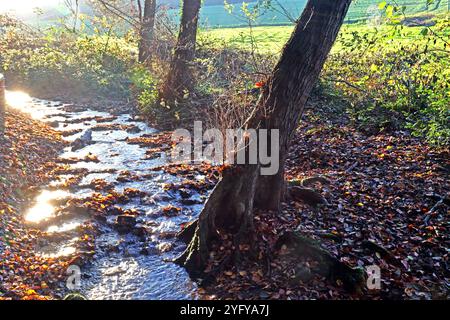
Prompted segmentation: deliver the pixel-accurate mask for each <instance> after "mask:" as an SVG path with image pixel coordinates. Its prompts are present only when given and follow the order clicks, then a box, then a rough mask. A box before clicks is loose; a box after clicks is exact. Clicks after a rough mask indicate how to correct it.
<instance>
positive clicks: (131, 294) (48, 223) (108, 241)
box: [7, 92, 203, 299]
mask: <svg viewBox="0 0 450 320" xmlns="http://www.w3.org/2000/svg"><path fill="white" fill-rule="evenodd" d="M7 99H8V102H9V104H10V106H12V107H14V108H17V109H19V110H21V111H22V112H25V113H29V114H30V115H31V116H32V117H33V118H34V119H36V120H40V121H44V122H47V123H49V124H51V125H52V126H53V127H55V129H56V130H58V131H61V132H64V131H66V132H67V133H69V132H70V133H71V132H75V131H74V130H77V129H78V130H79V129H81V130H82V131H81V132H78V133H76V134H72V135H68V136H66V137H65V138H64V139H66V140H68V141H70V142H72V141H74V140H76V139H77V138H79V137H80V136H81V135H83V133H84V132H86V130H88V129H91V128H93V127H95V126H96V125H98V124H99V122H100V123H101V124H102V125H109V124H111V125H115V124H121V125H128V126H129V125H134V126H135V127H137V128H138V129H136V130H133V131H130V130H128V132H127V131H126V130H122V129H121V128H118V127H117V126H115V127H113V128H112V129H111V130H101V131H93V133H92V138H93V143H92V144H90V145H88V146H86V147H84V148H82V149H79V150H76V151H72V147H71V146H68V147H66V148H65V149H64V152H63V153H62V154H61V155H60V158H61V159H64V158H79V159H84V158H85V157H86V155H88V154H89V153H91V154H93V155H95V156H96V157H97V158H98V160H99V161H98V162H84V161H80V162H76V163H73V164H70V167H71V168H73V169H76V168H85V169H87V170H88V173H87V174H85V175H84V176H83V179H82V181H81V182H80V184H79V186H78V187H77V188H64V187H59V186H63V184H64V182H65V181H66V180H67V179H69V178H71V175H69V174H61V175H60V176H58V177H56V179H55V180H54V181H52V182H51V183H50V184H49V186H47V187H44V188H42V190H41V191H40V193H39V195H38V196H37V197H36V199H35V201H34V202H33V203H30V206H29V209H27V210H26V211H25V212H24V217H25V220H26V221H27V222H28V223H30V224H31V225H32V227H37V228H41V229H43V230H44V231H47V232H46V234H50V235H55V234H58V233H59V234H61V235H63V236H60V237H58V236H52V237H49V238H48V239H42V245H41V246H40V247H38V248H37V250H38V253H39V254H42V255H45V256H49V257H55V258H57V257H60V256H71V255H75V254H76V253H77V248H76V245H75V244H76V242H77V240H78V239H79V237H80V236H82V234H80V233H79V232H78V231H77V230H79V229H77V228H78V227H79V226H80V225H82V224H83V223H86V222H89V220H90V219H92V218H91V217H89V216H88V215H81V214H80V215H68V216H67V217H66V218H65V217H64V216H63V217H58V218H56V216H55V213H56V212H57V210H58V207H57V206H58V204H59V203H64V200H65V199H71V198H77V197H78V198H85V197H87V196H89V195H90V194H92V193H93V192H94V190H92V189H91V188H90V187H89V183H90V182H91V181H92V180H94V179H104V180H105V181H107V182H110V183H113V184H114V188H115V190H116V191H118V192H121V191H123V190H124V189H125V188H135V189H138V190H141V191H145V192H147V193H148V194H149V195H151V198H152V199H150V200H151V201H142V199H133V200H132V202H130V203H127V204H126V205H122V207H123V209H136V210H139V211H140V212H142V214H140V215H139V217H138V222H139V223H140V224H142V225H144V226H145V227H146V228H147V229H148V230H151V232H150V234H149V235H148V237H147V239H146V240H145V241H146V243H145V245H146V246H147V247H148V248H149V250H147V253H146V254H145V255H144V254H142V251H141V250H142V247H143V243H142V239H139V238H138V237H137V236H135V235H133V234H131V233H125V234H121V233H118V232H117V231H116V230H115V229H114V228H113V227H112V224H113V221H114V220H115V217H114V216H113V215H112V216H108V219H107V221H106V222H105V223H103V224H100V225H98V228H99V229H100V233H99V235H98V236H97V238H96V240H95V254H94V256H93V258H92V259H91V261H90V262H89V263H88V264H87V265H85V266H83V267H82V269H81V270H82V278H81V292H82V293H83V294H84V295H86V296H87V297H88V298H90V299H196V298H197V294H196V291H197V287H196V284H195V283H194V282H192V281H191V280H190V278H189V276H188V275H187V273H186V271H185V270H184V269H183V268H180V267H179V266H177V265H175V264H173V263H170V262H166V261H167V259H170V258H172V257H174V256H175V255H177V254H179V253H180V250H181V249H182V247H181V246H180V245H178V244H176V243H174V240H167V239H164V237H160V236H159V235H161V234H164V233H167V232H174V231H177V230H179V228H180V224H182V223H185V222H188V221H191V220H192V219H193V218H194V217H195V216H196V215H198V212H199V210H200V209H201V202H202V201H201V200H202V199H201V198H200V196H199V195H198V194H194V195H193V198H194V199H193V200H194V201H191V204H190V205H184V204H183V205H182V204H180V203H179V201H181V199H180V198H179V197H178V196H177V195H175V194H171V193H170V191H165V190H164V188H163V187H164V183H168V182H177V181H176V180H177V178H176V177H174V176H172V175H169V174H166V173H164V172H163V171H160V170H157V169H152V168H156V167H158V166H160V165H162V164H164V159H163V158H160V157H156V158H153V157H152V158H153V159H146V157H145V156H146V151H147V149H146V148H145V147H141V146H139V145H136V144H129V143H128V142H127V141H126V139H127V138H135V137H140V136H142V135H152V134H155V133H156V130H154V129H152V128H149V127H148V126H147V125H146V124H145V123H143V122H139V121H134V119H133V118H132V117H131V116H130V115H128V114H121V115H119V116H117V117H112V114H109V113H107V112H98V111H94V110H90V109H88V108H85V109H83V108H78V109H77V108H74V109H73V108H72V109H71V108H70V106H69V105H66V104H63V103H60V102H53V101H46V100H39V99H33V98H30V97H29V96H27V95H26V94H24V93H17V92H8V94H7ZM93 117H96V118H97V119H96V120H92V118H93ZM109 169H113V170H109ZM121 171H129V172H130V173H131V174H132V175H137V176H139V175H143V174H146V177H148V175H149V174H150V175H151V178H146V179H138V180H137V181H132V182H119V181H117V178H118V176H119V173H120V172H121ZM202 178H203V177H202V176H198V179H202ZM180 181H181V178H180ZM55 203H58V204H55ZM169 203H171V204H174V205H177V206H182V210H181V212H180V213H179V214H176V215H174V216H170V217H166V216H160V215H155V214H154V213H155V212H157V211H158V210H160V209H161V208H162V207H164V206H166V205H167V204H169ZM192 203H193V204H192ZM164 248H166V249H164ZM167 248H169V249H167ZM62 291H64V289H63V288H62Z"/></svg>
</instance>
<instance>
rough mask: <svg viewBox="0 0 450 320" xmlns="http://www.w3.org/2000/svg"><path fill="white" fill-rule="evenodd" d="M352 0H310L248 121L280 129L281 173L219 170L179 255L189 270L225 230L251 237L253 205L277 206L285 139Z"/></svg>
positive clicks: (201, 264) (197, 268)
mask: <svg viewBox="0 0 450 320" xmlns="http://www.w3.org/2000/svg"><path fill="white" fill-rule="evenodd" d="M350 3H351V0H309V1H308V3H307V5H306V8H305V9H304V11H303V13H302V15H301V17H300V19H299V21H298V23H297V25H296V27H295V29H294V32H293V33H292V35H291V38H290V39H289V41H288V42H287V44H286V45H285V47H284V49H283V52H282V55H281V57H280V60H279V61H278V63H277V65H276V66H275V68H274V71H273V73H272V75H271V76H270V78H269V79H268V81H267V85H266V86H265V87H264V89H263V94H262V97H261V99H260V101H259V102H258V106H257V109H256V112H255V113H254V115H253V116H252V117H251V119H250V120H249V122H248V124H247V126H248V128H258V129H278V130H279V134H280V141H279V142H280V144H279V146H280V150H279V152H280V169H279V172H278V174H276V175H274V176H267V177H261V176H259V169H260V165H259V164H258V165H241V166H235V167H232V168H229V169H227V170H226V171H225V172H224V173H223V178H222V180H221V181H220V182H219V183H218V184H217V186H216V187H215V188H214V190H213V191H212V193H211V195H210V197H209V199H208V200H207V202H206V204H205V206H204V208H203V210H202V212H201V213H200V216H199V219H198V222H197V225H196V230H195V233H194V236H193V238H192V240H191V242H190V243H189V245H188V247H187V249H186V251H185V252H184V253H183V255H182V256H181V257H179V258H178V259H177V262H178V263H179V264H181V265H183V266H185V267H186V268H187V270H188V271H189V272H190V273H191V274H194V275H195V274H198V273H201V272H202V270H204V268H205V266H206V263H207V261H208V258H209V251H210V249H211V247H212V241H213V240H214V239H219V238H220V235H221V234H223V233H224V232H227V233H228V235H231V237H232V239H233V241H234V243H235V247H236V248H239V246H238V244H239V243H241V242H242V241H243V240H244V239H246V238H247V239H248V236H249V235H250V236H251V235H252V233H253V207H254V203H255V205H257V206H258V207H260V208H264V209H277V208H279V205H280V201H281V199H282V197H283V196H284V194H285V183H284V164H285V160H286V157H287V152H288V147H289V142H290V140H291V138H292V135H293V133H294V131H295V129H296V128H297V125H298V121H299V119H300V116H301V114H302V112H303V109H304V107H305V104H306V102H307V99H308V97H309V94H310V92H311V90H312V88H313V86H314V84H315V82H316V81H317V79H318V77H319V74H320V72H321V70H322V67H323V64H324V63H325V60H326V58H327V56H328V54H329V52H330V50H331V47H332V45H333V43H334V41H335V40H336V37H337V35H338V32H339V29H340V27H341V25H342V23H343V21H344V18H345V15H346V13H347V11H348V8H349V5H350Z"/></svg>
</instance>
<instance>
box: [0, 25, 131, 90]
mask: <svg viewBox="0 0 450 320" xmlns="http://www.w3.org/2000/svg"><path fill="white" fill-rule="evenodd" d="M0 22H1V21H0ZM93 23H94V24H92V25H93V32H91V33H89V34H88V33H83V32H81V31H80V32H79V33H77V34H75V33H73V32H71V31H70V30H67V29H65V28H63V27H59V28H58V27H51V28H48V29H47V30H46V31H45V32H44V33H31V32H29V31H28V30H24V29H23V27H21V26H20V25H19V24H16V25H10V26H8V27H6V28H4V30H3V32H0V45H1V47H2V51H1V52H0V69H1V70H3V72H5V73H6V74H7V76H8V80H9V83H10V84H13V85H16V86H23V87H27V88H32V89H33V91H35V92H37V93H44V94H48V93H50V94H51V93H58V92H61V91H63V92H64V91H68V90H70V91H71V92H72V93H73V94H95V95H102V96H109V97H111V96H113V97H123V96H127V95H128V94H129V79H128V77H129V74H128V70H129V69H130V68H131V66H132V65H133V63H134V61H135V52H134V51H135V49H134V43H133V42H132V40H130V39H129V38H127V37H119V36H116V35H112V34H111V33H104V32H103V31H100V30H101V28H100V27H97V26H95V23H99V22H98V21H94V22H93ZM3 25H5V24H3Z"/></svg>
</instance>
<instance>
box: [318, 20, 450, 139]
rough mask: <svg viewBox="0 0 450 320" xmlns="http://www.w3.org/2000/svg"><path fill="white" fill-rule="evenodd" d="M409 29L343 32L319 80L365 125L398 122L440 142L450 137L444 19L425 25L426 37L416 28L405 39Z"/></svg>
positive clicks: (448, 62) (449, 56) (449, 59)
mask: <svg viewBox="0 0 450 320" xmlns="http://www.w3.org/2000/svg"><path fill="white" fill-rule="evenodd" d="M408 29H410V28H406V27H403V26H397V27H396V28H394V29H392V28H391V29H390V30H389V29H385V30H384V31H382V30H375V31H372V32H367V31H365V30H364V31H363V32H358V31H352V32H351V33H350V34H348V33H347V34H346V33H344V34H343V35H342V36H341V38H340V40H339V42H340V43H339V44H338V46H339V50H335V51H333V54H332V55H331V56H330V57H329V59H328V62H327V64H326V66H325V68H324V70H323V79H324V80H325V81H329V82H331V83H333V85H334V88H336V89H337V90H339V93H340V95H341V96H342V97H344V99H345V100H346V101H347V102H348V104H349V105H350V113H351V114H352V115H353V117H354V119H355V120H356V121H357V122H359V123H360V124H362V125H363V126H367V125H368V123H372V124H374V123H375V124H377V126H378V127H379V129H383V128H386V127H387V126H388V127H389V126H392V125H395V126H397V125H399V122H402V123H403V125H404V126H405V127H406V128H408V129H410V130H411V131H412V134H413V135H416V136H424V137H426V138H427V139H428V140H429V141H430V142H431V143H434V144H437V145H444V144H447V143H449V141H450V126H449V116H450V108H449V106H450V87H449V82H448V79H449V76H450V69H449V68H448V66H449V65H450V52H449V51H448V43H447V41H448V32H449V25H448V21H445V20H442V21H440V22H438V23H437V24H436V25H435V26H434V27H433V28H427V29H428V30H429V33H427V34H426V35H425V34H424V33H422V32H421V30H422V27H416V28H414V29H416V30H415V32H416V33H417V35H416V37H414V39H413V40H412V39H410V40H409V41H405V37H404V33H408V32H409V30H408ZM399 38H402V39H403V40H402V41H399V40H397V39H399Z"/></svg>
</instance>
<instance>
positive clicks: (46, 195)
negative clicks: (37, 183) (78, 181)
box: [25, 190, 69, 223]
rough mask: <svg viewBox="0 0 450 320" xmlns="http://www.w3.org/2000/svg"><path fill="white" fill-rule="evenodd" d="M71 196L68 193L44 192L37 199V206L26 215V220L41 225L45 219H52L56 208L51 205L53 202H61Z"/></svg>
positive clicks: (59, 191)
mask: <svg viewBox="0 0 450 320" xmlns="http://www.w3.org/2000/svg"><path fill="white" fill-rule="evenodd" d="M68 196H69V193H68V192H66V191H62V190H58V191H48V190H45V191H43V192H42V193H41V194H40V195H39V196H38V197H37V198H36V204H35V206H34V207H32V208H31V209H30V210H28V212H27V213H26V215H25V220H26V221H28V222H32V223H39V222H41V221H43V220H44V219H47V218H50V217H51V216H53V214H54V213H55V207H54V206H53V205H52V204H51V201H52V200H59V199H62V198H66V197H68Z"/></svg>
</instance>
